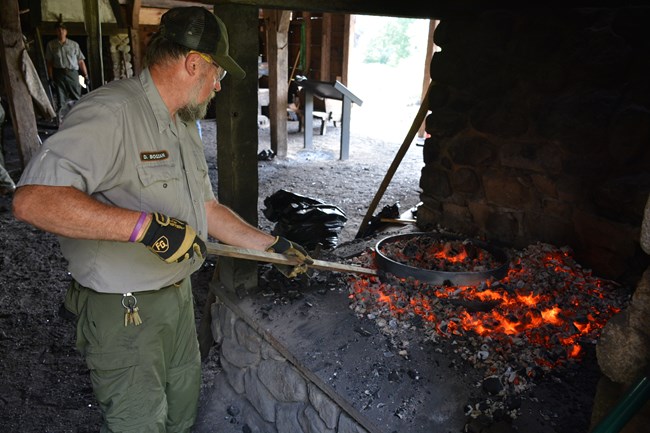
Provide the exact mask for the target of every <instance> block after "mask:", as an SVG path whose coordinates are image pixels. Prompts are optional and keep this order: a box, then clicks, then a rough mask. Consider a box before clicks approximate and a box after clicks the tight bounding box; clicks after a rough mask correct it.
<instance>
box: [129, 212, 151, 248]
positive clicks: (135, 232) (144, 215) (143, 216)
mask: <svg viewBox="0 0 650 433" xmlns="http://www.w3.org/2000/svg"><path fill="white" fill-rule="evenodd" d="M147 215H148V214H147V213H146V212H142V213H141V214H140V218H138V222H137V223H136V225H135V227H134V228H133V232H132V233H131V237H130V238H129V242H135V240H136V239H137V238H138V233H140V229H141V228H142V224H144V220H146V219H147Z"/></svg>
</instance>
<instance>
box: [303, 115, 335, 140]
mask: <svg viewBox="0 0 650 433" xmlns="http://www.w3.org/2000/svg"><path fill="white" fill-rule="evenodd" d="M311 114H312V118H314V119H318V120H320V135H325V133H326V132H327V122H330V121H333V122H334V126H336V121H335V120H333V118H332V112H331V111H330V112H329V113H326V112H324V111H312V113H311ZM303 116H304V113H301V116H300V120H299V122H300V123H299V124H298V132H300V131H302V127H303V122H302V119H303Z"/></svg>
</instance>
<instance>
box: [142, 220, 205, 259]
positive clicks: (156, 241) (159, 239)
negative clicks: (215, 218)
mask: <svg viewBox="0 0 650 433" xmlns="http://www.w3.org/2000/svg"><path fill="white" fill-rule="evenodd" d="M152 216H153V218H152V219H151V223H149V226H148V227H147V228H145V230H144V232H143V234H142V235H141V238H139V239H138V242H140V243H142V244H144V245H145V246H146V247H147V248H149V250H150V251H151V252H152V253H154V254H155V255H157V256H158V257H159V258H160V259H161V260H164V261H165V262H167V263H174V262H176V263H178V262H182V261H183V260H187V259H189V258H190V257H193V256H194V254H196V255H197V256H199V258H200V259H203V258H205V256H206V253H207V248H206V247H205V242H203V241H202V240H201V238H199V237H198V236H197V235H196V232H195V231H194V229H193V228H192V226H190V225H188V224H187V223H186V222H185V221H181V220H179V219H176V218H171V217H168V216H167V215H163V214H161V213H158V212H154V213H153V214H152Z"/></svg>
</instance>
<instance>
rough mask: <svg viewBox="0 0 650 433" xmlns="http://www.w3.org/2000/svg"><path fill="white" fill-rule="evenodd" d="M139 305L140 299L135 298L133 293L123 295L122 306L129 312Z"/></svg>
mask: <svg viewBox="0 0 650 433" xmlns="http://www.w3.org/2000/svg"><path fill="white" fill-rule="evenodd" d="M136 305H138V298H136V297H135V296H133V293H131V292H129V293H125V294H123V295H122V306H123V307H124V308H126V309H127V310H133V309H134V308H135V306H136Z"/></svg>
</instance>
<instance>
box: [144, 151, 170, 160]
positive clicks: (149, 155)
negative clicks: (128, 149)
mask: <svg viewBox="0 0 650 433" xmlns="http://www.w3.org/2000/svg"><path fill="white" fill-rule="evenodd" d="M167 158H169V152H167V151H166V150H160V151H158V152H140V161H161V160H163V159H167Z"/></svg>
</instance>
